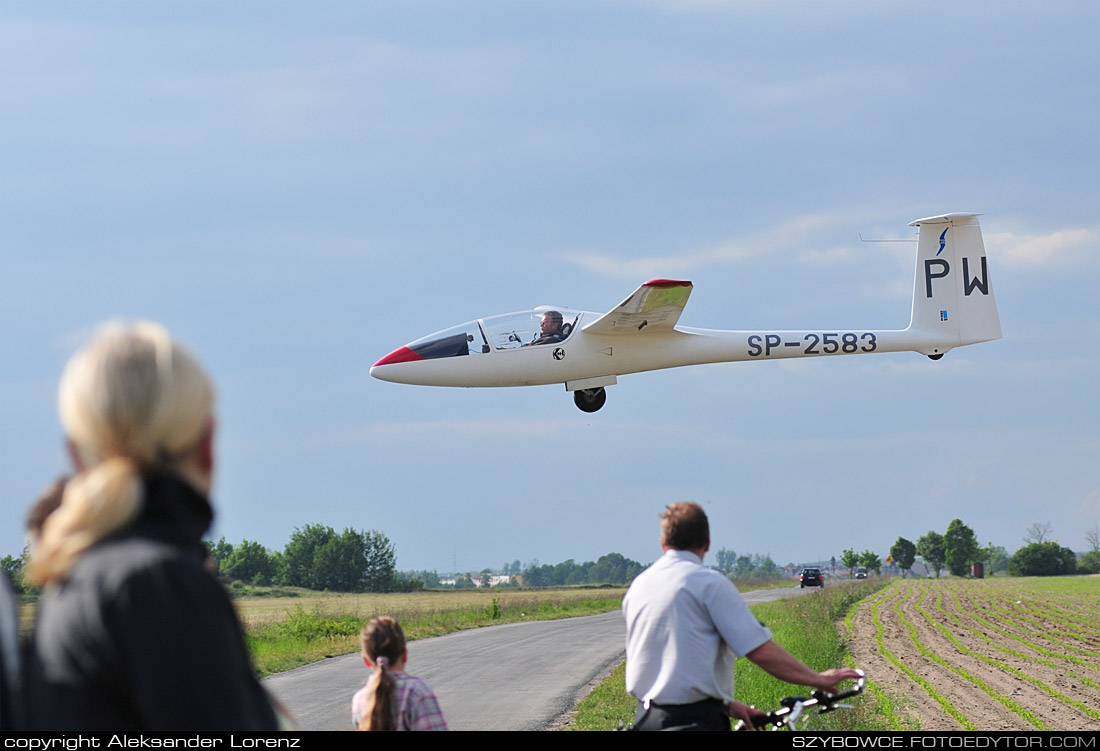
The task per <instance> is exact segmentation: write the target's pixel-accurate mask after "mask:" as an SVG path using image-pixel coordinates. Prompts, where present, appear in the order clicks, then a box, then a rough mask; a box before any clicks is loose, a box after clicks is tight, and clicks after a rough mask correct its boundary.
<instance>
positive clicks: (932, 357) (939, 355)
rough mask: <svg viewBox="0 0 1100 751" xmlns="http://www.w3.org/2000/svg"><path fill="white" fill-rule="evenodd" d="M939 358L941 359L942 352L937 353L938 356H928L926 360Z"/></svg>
mask: <svg viewBox="0 0 1100 751" xmlns="http://www.w3.org/2000/svg"><path fill="white" fill-rule="evenodd" d="M941 357H943V352H940V353H939V354H938V355H929V356H928V359H929V360H938V359H940V358H941Z"/></svg>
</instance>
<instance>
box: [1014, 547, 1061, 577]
mask: <svg viewBox="0 0 1100 751" xmlns="http://www.w3.org/2000/svg"><path fill="white" fill-rule="evenodd" d="M1008 573H1010V574H1012V575H1013V576H1061V575H1065V574H1076V573H1077V554H1076V553H1074V552H1073V551H1072V550H1070V549H1069V548H1063V547H1062V546H1061V545H1059V544H1058V543H1056V542H1033V543H1031V544H1030V545H1025V546H1024V547H1022V548H1020V549H1019V550H1017V551H1016V553H1015V554H1014V555H1013V556H1012V560H1010V561H1009V562H1008Z"/></svg>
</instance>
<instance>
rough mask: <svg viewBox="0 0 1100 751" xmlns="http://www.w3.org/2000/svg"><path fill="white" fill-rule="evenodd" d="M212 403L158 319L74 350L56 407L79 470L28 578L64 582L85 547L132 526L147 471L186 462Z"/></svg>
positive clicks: (204, 381)
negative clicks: (143, 474)
mask: <svg viewBox="0 0 1100 751" xmlns="http://www.w3.org/2000/svg"><path fill="white" fill-rule="evenodd" d="M213 402H214V387H213V384H212V383H211V381H210V378H209V377H208V376H207V374H206V371H204V370H203V368H202V366H201V365H200V364H199V362H198V360H196V359H195V358H194V356H192V355H191V353H190V352H188V351H187V350H186V349H184V348H183V347H182V346H180V345H179V344H178V343H176V342H174V341H173V340H172V337H171V336H170V335H169V333H168V332H167V331H166V330H165V329H164V327H162V326H160V325H159V324H156V323H149V322H139V323H134V324H130V325H123V324H112V325H109V326H107V327H104V328H103V330H102V331H100V333H99V334H98V335H97V336H96V337H95V338H94V339H93V340H92V341H91V342H90V343H89V344H87V345H86V346H85V347H83V348H82V349H81V350H79V351H78V352H77V353H76V354H75V355H73V357H72V359H71V360H69V363H68V365H66V366H65V372H64V374H63V375H62V376H61V386H60V388H59V393H58V411H59V412H60V416H61V424H62V426H63V427H64V429H65V434H66V435H67V436H68V438H69V441H70V442H71V444H72V447H73V451H74V453H75V454H76V457H77V458H78V459H79V463H80V466H81V467H82V471H80V472H79V473H78V474H77V475H76V476H75V477H73V478H72V479H71V480H69V482H68V484H67V485H66V487H65V493H64V496H63V498H62V501H61V505H60V507H58V509H57V510H56V511H54V512H53V513H52V514H50V515H49V517H48V518H47V519H46V520H45V523H44V524H43V527H42V536H41V539H40V540H39V542H38V545H37V546H36V547H35V551H34V554H33V556H32V559H31V565H30V574H31V578H32V580H33V581H35V583H37V584H39V585H43V584H47V583H49V582H51V581H59V580H63V579H64V578H65V577H67V576H68V574H69V570H70V569H71V568H72V566H73V564H74V563H75V562H76V559H77V558H79V557H80V555H81V554H82V553H83V552H84V551H85V550H87V549H88V548H90V547H91V546H93V545H95V544H96V543H97V542H98V541H100V540H102V539H103V538H105V537H107V536H109V535H111V534H112V533H114V532H116V531H118V530H119V529H121V528H122V527H124V526H126V525H127V524H128V523H129V522H131V521H132V520H133V519H134V518H135V517H136V516H137V515H138V513H139V512H140V511H141V507H142V502H143V497H142V493H143V491H142V481H141V473H142V471H144V470H147V469H149V468H151V467H158V466H159V467H169V468H172V467H178V466H179V465H181V464H182V463H183V462H184V461H185V460H186V459H188V458H190V457H191V456H192V455H193V454H194V452H195V450H196V449H197V448H198V446H199V444H200V443H201V441H202V440H203V438H204V436H205V435H206V430H207V429H208V426H209V424H210V416H211V409H212V407H213Z"/></svg>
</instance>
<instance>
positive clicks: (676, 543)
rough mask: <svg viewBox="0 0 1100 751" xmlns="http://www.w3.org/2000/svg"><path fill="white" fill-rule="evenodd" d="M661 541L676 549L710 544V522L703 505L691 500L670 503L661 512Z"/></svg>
mask: <svg viewBox="0 0 1100 751" xmlns="http://www.w3.org/2000/svg"><path fill="white" fill-rule="evenodd" d="M661 542H662V543H664V544H665V545H667V546H668V547H670V548H673V549H675V550H696V549H698V548H704V547H706V546H707V545H709V544H710V523H709V522H708V521H707V515H706V512H704V511H703V508H702V506H700V505H699V504H698V503H692V502H691V501H681V502H679V503H670V504H668V506H666V507H665V511H664V513H663V514H661Z"/></svg>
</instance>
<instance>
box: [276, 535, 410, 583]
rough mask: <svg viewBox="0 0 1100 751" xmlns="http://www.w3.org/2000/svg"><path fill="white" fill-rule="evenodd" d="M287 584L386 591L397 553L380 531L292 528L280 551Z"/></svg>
mask: <svg viewBox="0 0 1100 751" xmlns="http://www.w3.org/2000/svg"><path fill="white" fill-rule="evenodd" d="M283 560H284V562H285V572H286V573H285V576H284V578H285V580H286V583H287V584H289V585H291V586H295V587H307V588H309V589H317V590H324V589H330V590H333V591H337V592H389V591H390V590H391V589H393V586H394V571H395V569H396V554H395V552H394V548H393V544H392V543H391V542H390V540H389V538H388V537H386V536H385V535H384V534H382V533H381V532H378V531H376V530H371V531H369V532H362V531H357V530H354V529H351V528H348V529H345V530H344V532H343V534H340V535H337V534H336V531H335V530H334V529H333V528H332V527H325V526H322V525H320V524H307V525H306V526H305V527H304V528H302V529H295V530H294V534H292V535H291V536H290V541H289V542H288V543H287V545H286V549H285V550H284V551H283Z"/></svg>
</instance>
